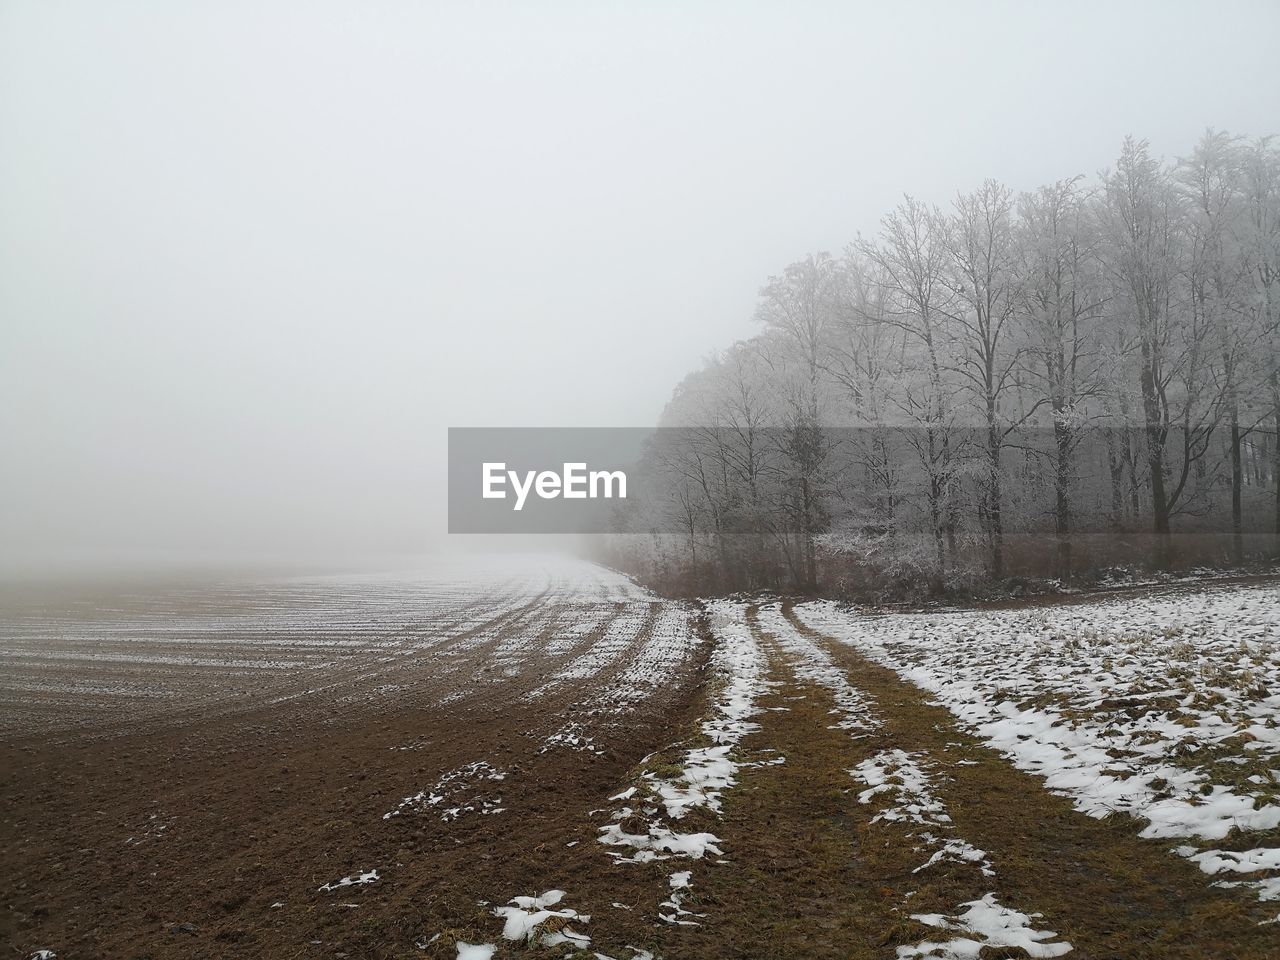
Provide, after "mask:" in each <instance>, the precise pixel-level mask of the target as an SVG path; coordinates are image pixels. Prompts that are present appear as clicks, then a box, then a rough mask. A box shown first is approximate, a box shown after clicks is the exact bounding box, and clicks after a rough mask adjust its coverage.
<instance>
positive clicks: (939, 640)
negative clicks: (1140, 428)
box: [797, 586, 1280, 898]
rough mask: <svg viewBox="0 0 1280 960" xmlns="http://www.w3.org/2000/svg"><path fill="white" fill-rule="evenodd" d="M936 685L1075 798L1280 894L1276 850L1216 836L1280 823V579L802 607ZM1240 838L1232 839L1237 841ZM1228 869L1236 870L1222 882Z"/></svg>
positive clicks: (982, 728)
mask: <svg viewBox="0 0 1280 960" xmlns="http://www.w3.org/2000/svg"><path fill="white" fill-rule="evenodd" d="M797 613H798V615H799V616H800V618H801V620H802V621H803V622H804V623H805V624H807V625H808V626H810V627H812V628H813V629H815V630H817V631H819V632H821V633H823V634H825V635H827V636H830V637H832V638H834V639H836V640H839V641H841V642H843V643H847V644H850V645H852V646H854V647H856V648H858V649H859V650H860V651H862V652H863V653H865V654H867V655H868V656H870V657H871V658H872V659H874V660H876V661H878V662H879V663H881V664H884V665H885V666H888V667H890V668H892V669H893V670H895V671H897V672H898V673H899V674H900V675H901V676H902V677H904V678H905V679H908V680H910V681H911V682H913V683H915V684H917V685H918V686H920V687H921V688H923V689H925V690H926V691H928V692H930V693H931V694H933V695H934V697H935V698H936V699H937V701H938V702H939V703H941V704H942V705H944V706H946V707H947V708H948V709H949V710H950V711H951V712H952V713H953V714H954V715H955V716H956V717H957V718H958V719H959V721H960V722H961V724H962V725H963V726H964V727H966V728H967V729H969V730H970V731H972V732H974V733H976V734H977V735H978V736H980V737H981V738H983V739H984V740H985V741H986V742H987V743H989V744H990V745H991V746H993V747H995V748H996V749H998V750H1000V751H1001V752H1002V753H1004V754H1005V755H1006V756H1008V757H1009V758H1010V759H1011V760H1012V761H1013V763H1014V764H1015V765H1017V766H1018V767H1020V768H1021V769H1024V770H1028V771H1031V772H1033V773H1036V774H1039V775H1040V776H1042V777H1044V778H1045V783H1046V786H1047V787H1048V788H1049V789H1050V790H1053V791H1055V792H1058V793H1061V794H1063V795H1066V796H1068V797H1070V798H1071V799H1072V801H1073V802H1074V804H1075V806H1076V807H1077V809H1079V810H1081V811H1083V812H1085V813H1088V814H1090V815H1093V816H1097V817H1103V816H1107V815H1108V814H1111V813H1115V812H1122V813H1127V814H1131V815H1132V816H1134V817H1136V818H1138V819H1139V820H1140V821H1142V823H1143V826H1142V835H1143V836H1147V837H1158V838H1179V839H1180V840H1182V841H1183V842H1182V843H1181V844H1180V845H1179V846H1178V847H1177V849H1178V852H1180V853H1182V854H1183V855H1185V856H1188V857H1192V858H1193V859H1195V860H1196V862H1197V863H1198V864H1199V865H1200V867H1201V869H1203V870H1204V871H1205V872H1206V873H1209V874H1214V875H1219V874H1221V875H1222V876H1223V882H1226V883H1239V882H1242V877H1247V878H1248V879H1247V880H1245V881H1243V882H1250V883H1252V884H1253V885H1254V886H1255V887H1256V889H1257V891H1258V893H1259V895H1260V896H1262V897H1264V898H1274V897H1280V883H1278V882H1277V881H1276V880H1275V879H1274V878H1272V877H1268V876H1266V875H1265V874H1266V873H1267V872H1268V871H1272V870H1275V868H1276V866H1277V863H1276V851H1275V850H1273V849H1270V848H1265V847H1264V848H1259V849H1254V850H1250V851H1246V852H1244V853H1229V852H1225V851H1220V850H1218V849H1217V848H1216V845H1217V843H1219V842H1220V841H1222V840H1224V839H1225V838H1227V837H1228V835H1229V834H1232V831H1233V830H1239V831H1243V832H1244V833H1245V834H1246V835H1247V834H1248V833H1250V832H1257V831H1268V830H1271V829H1273V828H1276V827H1277V826H1280V769H1278V768H1280V657H1278V656H1277V648H1278V647H1280V593H1278V592H1277V590H1276V588H1275V587H1274V586H1262V587H1258V586H1250V587H1242V586H1220V587H1215V588H1210V589H1206V590H1201V591H1196V592H1183V593H1173V594H1166V595H1162V596H1149V597H1142V598H1125V599H1113V600H1108V601H1104V602H1097V603H1089V604H1073V605H1066V606H1054V607H1044V608H1032V609H1022V610H1014V611H990V610H988V611H965V612H947V613H930V614H912V615H903V614H897V615H890V616H876V617H869V616H863V615H860V614H859V613H857V612H856V611H852V610H848V609H843V608H841V607H839V606H837V605H835V604H832V603H827V602H821V603H808V604H804V605H802V606H800V607H798V608H797ZM1238 845H1239V844H1238V841H1237V842H1233V843H1232V846H1233V847H1234V846H1238ZM1227 878H1229V879H1227Z"/></svg>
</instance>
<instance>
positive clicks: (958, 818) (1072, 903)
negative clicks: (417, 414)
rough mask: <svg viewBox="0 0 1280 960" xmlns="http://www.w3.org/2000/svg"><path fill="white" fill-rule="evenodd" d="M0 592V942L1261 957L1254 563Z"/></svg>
mask: <svg viewBox="0 0 1280 960" xmlns="http://www.w3.org/2000/svg"><path fill="white" fill-rule="evenodd" d="M6 589H7V591H8V592H6V593H5V594H4V596H3V597H2V598H0V603H2V606H0V791H2V794H0V795H2V799H3V822H2V824H0V849H2V850H3V855H4V862H5V865H6V869H5V871H4V873H3V879H2V880H0V888H2V890H3V913H2V914H0V945H3V952H0V957H5V958H7V957H15V958H22V960H26V958H29V957H40V958H49V957H57V958H117V957H119V958H162V957H164V958H188V957H249V958H259V957H263V958H267V957H269V958H293V957H299V958H312V957H315V958H322V957H323V958H329V957H349V958H366V957H370V958H393V957H394V958H409V957H425V958H449V960H453V958H455V957H456V958H459V960H486V958H489V957H497V958H502V957H509V956H522V957H523V956H529V957H539V956H547V957H564V956H578V957H582V958H591V957H604V958H609V960H649V958H657V957H666V958H680V957H698V958H704V957H705V958H710V957H740V958H775V957H776V958H785V957H841V958H848V957H857V958H861V957H868V958H870V957H885V958H911V957H982V958H994V957H1041V956H1068V957H1072V958H1096V960H1109V958H1129V957H1150V958H1153V960H1154V958H1161V960H1165V958H1176V957H1183V958H1200V957H1207V958H1267V957H1277V956H1280V922H1276V920H1277V919H1280V903H1277V899H1280V879H1277V874H1280V851H1278V850H1277V849H1276V848H1277V847H1280V798H1278V797H1280V782H1278V781H1277V770H1276V768H1277V767H1280V760H1278V759H1277V755H1278V754H1280V731H1278V732H1277V733H1275V734H1274V735H1273V734H1272V733H1271V731H1274V730H1276V726H1277V725H1276V722H1275V715H1276V714H1277V713H1280V666H1277V663H1276V659H1277V658H1276V653H1275V647H1273V646H1272V644H1273V642H1277V641H1280V599H1278V598H1277V591H1276V587H1275V585H1274V584H1273V583H1265V584H1231V585H1221V586H1217V587H1212V588H1204V589H1199V588H1195V589H1191V588H1185V587H1183V588H1179V589H1178V590H1176V591H1167V592H1161V591H1152V592H1151V593H1150V594H1149V595H1148V594H1143V595H1136V596H1135V595H1127V596H1124V597H1117V598H1110V599H1105V600H1099V601H1097V602H1096V603H1094V604H1084V605H1071V606H1064V607H1062V608H1060V609H1055V610H1054V611H1045V610H1040V611H1031V610H1001V611H990V612H987V613H981V612H958V613H953V614H938V615H924V614H921V615H906V614H903V615H897V614H895V615H890V616H883V617H880V616H871V615H868V614H866V613H859V612H855V611H851V610H844V609H841V608H838V607H835V606H834V605H830V604H822V603H807V604H793V603H789V602H779V601H774V600H766V599H752V600H741V601H716V602H711V603H708V604H705V605H695V604H679V603H673V602H668V601H663V600H660V599H658V598H656V597H654V596H652V595H650V594H649V593H647V592H646V591H644V590H643V589H641V588H639V587H637V586H635V585H634V584H632V583H631V582H630V581H628V580H627V579H626V578H624V577H622V576H620V575H618V574H615V573H613V572H612V571H609V570H605V569H603V568H600V567H596V566H592V565H589V564H586V563H583V562H579V561H574V560H540V561H538V562H536V563H530V562H527V561H520V562H519V563H516V562H513V563H512V564H511V565H509V566H503V567H494V566H492V565H485V566H483V567H481V566H479V565H477V566H476V567H475V569H471V568H470V567H466V566H462V567H460V566H457V565H455V566H453V567H450V568H449V569H447V570H445V569H440V570H436V571H434V572H428V573H414V574H412V575H409V574H405V575H379V576H365V577H355V576H350V577H310V578H293V579H289V580H275V581H268V580H259V581H247V580H246V581H239V582H232V581H228V582H225V583H221V584H219V585H217V586H216V587H211V586H209V585H207V584H206V585H201V586H198V587H197V586H184V585H181V584H169V585H166V586H165V587H163V588H154V589H149V590H147V591H142V590H141V589H134V590H126V591H121V590H118V589H116V590H111V591H107V590H105V589H99V590H92V591H91V590H88V589H87V588H86V589H82V590H79V591H75V592H66V591H62V592H58V593H56V594H55V593H53V592H50V591H43V590H33V589H23V590H20V591H19V590H16V589H12V588H6ZM1108 631H1110V632H1108ZM1104 641H1105V642H1104ZM1024 652H1025V654H1024ZM1273 811H1274V815H1273Z"/></svg>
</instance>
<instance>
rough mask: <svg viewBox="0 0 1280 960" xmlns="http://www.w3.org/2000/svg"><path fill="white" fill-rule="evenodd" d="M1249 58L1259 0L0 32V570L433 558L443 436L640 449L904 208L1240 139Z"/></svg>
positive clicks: (441, 525) (421, 12)
mask: <svg viewBox="0 0 1280 960" xmlns="http://www.w3.org/2000/svg"><path fill="white" fill-rule="evenodd" d="M891 8H892V9H891ZM1210 10H1212V16H1211V17H1210V16H1207V14H1208V13H1209V11H1210ZM1278 35H1280V6H1278V5H1277V4H1275V3H1274V2H1271V0H1257V2H1247V3H1234V4H1232V3H1217V4H1214V5H1213V6H1212V8H1210V7H1209V6H1208V5H1206V4H1198V3H1186V4H1178V3H1169V2H1165V3H1149V4H1147V3H1127V4H1123V5H1117V4H1114V3H1097V4H1089V3H1073V4H1070V5H1067V4H1054V5H1052V6H1051V5H1048V4H1026V3H1010V4H1008V5H998V4H984V5H981V6H979V5H976V4H975V5H966V4H954V3H937V4H930V3H917V4H893V5H890V4H885V3H874V4H870V3H869V4H865V5H853V4H834V3H833V4H805V3H792V4H786V5H783V4H743V3H724V4H696V5H695V4H676V3H671V4H639V3H636V4H620V3H580V4H569V3H538V4H530V3H524V4H515V3H513V4H501V5H498V4H470V3H468V4H463V3H457V4H429V3H421V4H415V3H387V2H381V3H378V2H374V3H341V4H337V3H321V2H307V3H301V2H299V3H294V4H286V3H218V4H196V3H181V2H164V3H160V2H157V3H130V2H123V0H120V2H113V3H93V2H84V3H75V2H63V3H48V2H43V0H33V2H26V3H23V2H13V0H8V2H5V3H4V4H3V5H0V450H2V451H3V453H0V457H2V461H0V465H2V469H0V564H3V566H4V567H5V568H6V569H8V570H23V569H33V568H35V567H37V566H41V565H48V564H51V563H57V562H66V561H70V560H77V561H80V560H84V561H88V560H92V561H96V562H102V563H120V562H123V560H124V559H125V558H130V557H139V556H150V557H171V558H173V557H197V556H202V557H207V556H218V557H238V558H250V559H262V558H268V557H273V558H274V557H288V558H299V557H306V558H321V557H324V558H343V559H350V560H353V559H354V558H367V557H373V556H379V555H383V554H388V553H415V552H420V551H424V550H430V549H434V548H437V547H440V546H442V545H444V544H445V543H446V541H447V539H448V538H447V536H446V534H445V481H446V472H445V466H444V456H445V436H446V434H445V431H446V428H447V427H449V426H487V425H492V426H573V425H592V426H615V425H616V426H629V425H631V426H643V425H648V424H651V423H653V422H654V421H655V419H656V418H657V416H658V414H659V413H660V411H661V409H662V407H663V405H664V404H665V402H666V400H667V399H668V397H669V395H670V392H671V389H672V387H673V386H674V385H675V384H676V383H677V382H678V381H679V380H680V378H681V377H682V376H683V375H684V373H685V372H686V371H688V370H689V369H690V368H691V367H693V366H694V365H696V363H697V362H698V359H699V358H700V357H703V356H705V355H707V354H709V353H711V352H713V351H715V350H717V349H719V348H723V347H725V346H727V345H729V344H730V343H732V342H733V341H734V340H736V339H739V338H742V337H746V336H749V335H751V334H752V333H753V332H755V330H756V327H755V325H754V323H753V321H752V312H753V308H754V304H755V299H756V293H757V291H758V289H759V287H760V286H761V284H762V283H763V282H764V280H765V278H766V277H767V276H768V275H769V274H771V273H773V272H775V271H777V270H779V269H781V268H782V267H783V266H784V265H785V264H786V263H788V262H789V261H791V260H793V259H795V258H796V257H798V256H800V255H802V254H803V253H804V252H806V251H810V250H823V249H831V250H837V249H839V248H840V247H841V246H842V245H843V244H845V243H846V242H848V241H849V240H851V239H852V238H853V237H854V236H855V235H856V233H857V232H858V231H859V230H861V231H864V232H868V231H874V230H875V227H876V224H877V221H878V219H879V217H880V216H881V215H882V214H883V213H884V212H885V211H886V210H887V209H888V208H889V207H891V206H892V205H893V204H894V203H895V202H896V200H897V199H898V198H899V197H900V196H901V194H902V193H903V192H904V191H907V192H910V193H912V194H914V195H916V196H920V197H922V198H925V199H927V200H931V201H937V202H940V203H945V202H947V201H948V200H949V198H950V197H951V196H952V195H954V194H955V192H956V191H957V190H960V189H968V188H971V187H973V186H974V185H976V184H977V183H978V182H980V181H981V180H982V179H983V178H984V177H988V176H991V177H997V178H1000V179H1002V180H1004V181H1005V182H1007V183H1008V184H1009V185H1010V186H1012V187H1013V188H1015V189H1028V188H1031V187H1034V186H1036V185H1038V184H1040V183H1044V182H1048V181H1051V180H1055V179H1058V178H1062V177H1068V176H1072V175H1076V174H1093V173H1096V172H1097V171H1098V170H1099V169H1101V168H1102V167H1105V166H1106V165H1108V164H1109V163H1110V162H1111V161H1112V160H1113V159H1114V157H1115V156H1116V154H1117V152H1118V150H1119V147H1120V143H1121V140H1122V138H1123V137H1124V136H1125V135H1126V134H1129V133H1133V134H1136V135H1139V136H1143V137H1146V138H1149V139H1150V141H1151V143H1152V146H1153V148H1154V150H1155V151H1156V152H1157V153H1163V154H1167V155H1173V154H1175V153H1178V152H1180V151H1184V150H1186V149H1188V148H1189V147H1190V145H1191V144H1192V143H1193V142H1194V140H1195V138H1196V137H1197V136H1198V135H1199V134H1200V133H1201V132H1202V131H1203V130H1204V128H1205V127H1207V126H1214V127H1217V128H1225V129H1228V130H1231V131H1233V132H1236V131H1238V132H1242V133H1248V134H1251V135H1261V134H1265V133H1271V132H1276V127H1277V119H1280V73H1278V72H1277V70H1276V66H1275V57H1274V42H1275V40H1274V38H1275V37H1276V36H1278Z"/></svg>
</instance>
